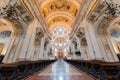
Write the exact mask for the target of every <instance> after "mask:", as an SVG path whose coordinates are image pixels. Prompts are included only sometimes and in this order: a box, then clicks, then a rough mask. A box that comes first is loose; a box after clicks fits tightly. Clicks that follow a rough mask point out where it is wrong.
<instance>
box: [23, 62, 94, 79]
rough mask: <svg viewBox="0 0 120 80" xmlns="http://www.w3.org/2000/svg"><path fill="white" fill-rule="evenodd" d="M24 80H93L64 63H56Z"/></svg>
mask: <svg viewBox="0 0 120 80" xmlns="http://www.w3.org/2000/svg"><path fill="white" fill-rule="evenodd" d="M25 80H95V79H94V78H93V77H92V76H90V75H88V74H86V73H85V72H83V71H81V70H79V69H77V68H75V67H74V66H72V65H71V64H69V63H67V62H65V61H56V62H55V63H53V64H51V65H49V66H48V67H46V68H45V69H43V70H42V71H38V72H36V73H35V74H33V75H31V76H29V77H28V78H27V79H25Z"/></svg>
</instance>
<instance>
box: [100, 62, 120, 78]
mask: <svg viewBox="0 0 120 80" xmlns="http://www.w3.org/2000/svg"><path fill="white" fill-rule="evenodd" d="M100 73H101V74H100V79H101V80H120V63H117V62H108V63H107V62H106V63H102V64H101V70H100Z"/></svg>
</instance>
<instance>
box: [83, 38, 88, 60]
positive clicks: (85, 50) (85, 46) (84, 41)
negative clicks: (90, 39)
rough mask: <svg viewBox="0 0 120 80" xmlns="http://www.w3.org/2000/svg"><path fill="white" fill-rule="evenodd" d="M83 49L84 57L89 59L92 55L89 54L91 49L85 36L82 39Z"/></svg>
mask: <svg viewBox="0 0 120 80" xmlns="http://www.w3.org/2000/svg"><path fill="white" fill-rule="evenodd" d="M81 50H82V55H83V57H84V59H85V60H89V59H90V56H89V51H88V44H87V40H86V38H84V37H83V38H82V39H81Z"/></svg>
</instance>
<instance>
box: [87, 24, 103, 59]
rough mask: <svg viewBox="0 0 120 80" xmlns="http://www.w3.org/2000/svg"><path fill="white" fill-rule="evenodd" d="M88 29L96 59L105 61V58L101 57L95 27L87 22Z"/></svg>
mask: <svg viewBox="0 0 120 80" xmlns="http://www.w3.org/2000/svg"><path fill="white" fill-rule="evenodd" d="M86 27H87V28H88V32H89V35H90V38H91V43H92V45H93V50H94V53H95V57H96V59H97V60H103V57H102V55H101V50H100V48H99V45H98V42H97V38H96V35H95V32H94V29H93V28H94V26H92V25H91V24H90V23H88V22H86Z"/></svg>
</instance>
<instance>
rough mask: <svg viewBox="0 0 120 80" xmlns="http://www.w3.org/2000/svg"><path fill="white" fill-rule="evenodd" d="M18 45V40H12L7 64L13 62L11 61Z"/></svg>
mask: <svg viewBox="0 0 120 80" xmlns="http://www.w3.org/2000/svg"><path fill="white" fill-rule="evenodd" d="M18 44H19V38H17V37H16V38H14V42H13V44H12V46H11V49H10V52H9V57H8V59H7V63H12V62H14V61H13V59H14V55H15V52H16V50H17V47H18Z"/></svg>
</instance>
